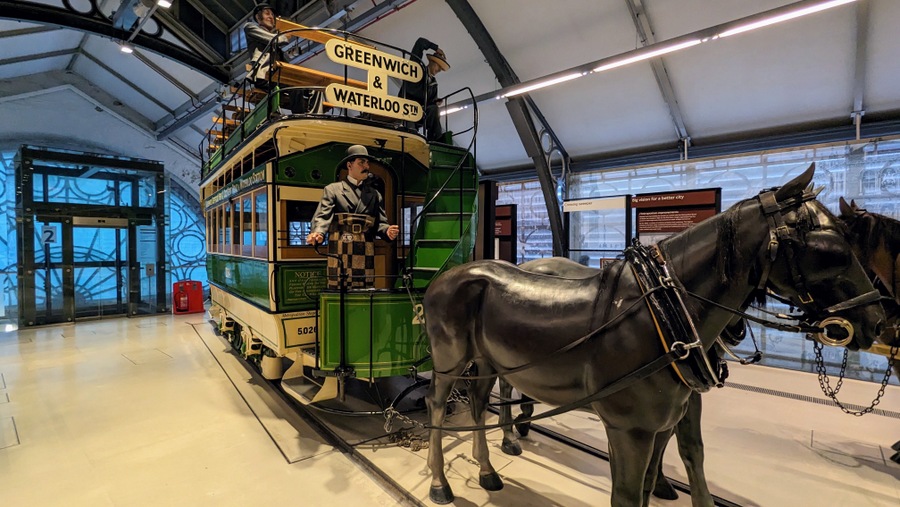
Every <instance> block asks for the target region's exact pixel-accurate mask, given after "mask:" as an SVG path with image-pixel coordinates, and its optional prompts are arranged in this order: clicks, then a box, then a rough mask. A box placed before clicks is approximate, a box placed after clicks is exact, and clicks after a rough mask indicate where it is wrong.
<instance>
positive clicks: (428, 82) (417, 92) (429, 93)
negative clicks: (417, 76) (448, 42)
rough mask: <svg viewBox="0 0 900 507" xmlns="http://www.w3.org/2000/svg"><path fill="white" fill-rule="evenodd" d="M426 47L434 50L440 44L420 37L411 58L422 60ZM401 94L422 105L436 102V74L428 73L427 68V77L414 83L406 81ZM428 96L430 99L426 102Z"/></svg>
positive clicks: (401, 88) (401, 87)
mask: <svg viewBox="0 0 900 507" xmlns="http://www.w3.org/2000/svg"><path fill="white" fill-rule="evenodd" d="M426 49H431V50H432V51H436V50H437V49H438V45H437V44H435V43H433V42H431V41H430V40H428V39H426V38H425V37H419V40H417V41H416V44H415V45H414V46H413V49H412V54H411V55H410V59H411V60H414V61H417V62H421V61H422V55H423V54H424V53H425V50H426ZM400 96H401V97H405V98H407V99H409V100H414V101H416V102H418V103H419V104H421V105H422V107H425V106H428V105H432V104H435V103H436V102H437V99H438V85H437V80H436V79H435V78H434V76H432V75H430V74H428V70H427V69H426V70H425V77H424V78H422V80H421V81H419V82H418V83H412V82H409V81H404V82H403V84H402V85H401V86H400ZM426 97H427V99H428V101H427V102H426Z"/></svg>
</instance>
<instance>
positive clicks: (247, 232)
mask: <svg viewBox="0 0 900 507" xmlns="http://www.w3.org/2000/svg"><path fill="white" fill-rule="evenodd" d="M250 203H251V201H250V196H249V195H247V196H244V201H243V205H242V206H241V255H247V256H252V255H253V206H251V205H250Z"/></svg>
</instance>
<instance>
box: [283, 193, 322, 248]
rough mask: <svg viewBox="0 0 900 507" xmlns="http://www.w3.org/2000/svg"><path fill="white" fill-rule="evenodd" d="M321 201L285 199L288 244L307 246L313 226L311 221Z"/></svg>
mask: <svg viewBox="0 0 900 507" xmlns="http://www.w3.org/2000/svg"><path fill="white" fill-rule="evenodd" d="M318 205H319V203H317V202H311V201H284V206H285V207H284V210H285V222H286V223H287V225H288V246H305V245H306V237H307V236H309V233H310V232H311V230H312V228H311V227H310V225H309V223H310V221H312V217H313V215H314V214H315V213H316V207H318Z"/></svg>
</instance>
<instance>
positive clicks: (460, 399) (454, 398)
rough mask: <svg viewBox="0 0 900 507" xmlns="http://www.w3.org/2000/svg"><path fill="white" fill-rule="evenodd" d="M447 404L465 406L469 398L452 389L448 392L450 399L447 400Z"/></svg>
mask: <svg viewBox="0 0 900 507" xmlns="http://www.w3.org/2000/svg"><path fill="white" fill-rule="evenodd" d="M447 402H448V403H453V402H457V403H464V404H466V405H468V404H469V397H468V396H466V395H465V394H463V393H462V391H460V390H459V389H453V390H452V391H450V397H449V398H447Z"/></svg>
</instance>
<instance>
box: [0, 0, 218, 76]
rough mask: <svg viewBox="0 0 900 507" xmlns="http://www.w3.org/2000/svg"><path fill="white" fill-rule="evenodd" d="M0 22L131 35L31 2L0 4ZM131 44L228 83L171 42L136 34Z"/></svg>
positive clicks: (119, 37) (103, 22)
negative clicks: (26, 22) (26, 23)
mask: <svg viewBox="0 0 900 507" xmlns="http://www.w3.org/2000/svg"><path fill="white" fill-rule="evenodd" d="M0 18H6V19H14V20H18V21H28V22H31V23H39V24H42V25H55V26H61V27H64V28H71V29H73V30H79V31H82V32H89V33H93V34H95V35H100V36H103V37H108V38H110V39H114V40H126V39H128V37H129V36H130V35H131V33H130V32H127V31H124V30H120V29H118V28H116V27H114V26H113V25H112V23H110V22H109V21H107V20H105V19H101V18H96V17H88V16H85V15H84V14H80V13H77V12H72V11H69V10H66V9H61V8H59V7H52V6H49V5H44V4H38V3H32V2H21V1H12V0H0ZM132 43H133V44H134V45H136V46H140V47H143V48H145V49H148V50H150V51H153V52H154V53H157V54H159V55H161V56H164V57H166V58H169V59H172V60H175V61H177V62H180V63H182V64H184V65H187V66H188V67H190V68H192V69H194V70H196V71H197V72H200V73H203V74H206V75H207V76H209V77H210V78H212V79H215V80H216V81H218V82H220V83H224V82H227V81H228V73H227V72H225V70H224V69H223V68H222V67H220V66H218V65H213V64H211V63H209V62H207V61H206V60H203V59H202V58H199V57H197V56H196V55H194V54H192V53H190V52H188V51H185V50H184V49H182V48H180V47H178V46H176V45H174V44H172V43H170V42H166V41H164V40H162V39H159V38H156V37H150V36H148V35H144V34H137V35H136V36H135V37H134V39H132Z"/></svg>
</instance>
